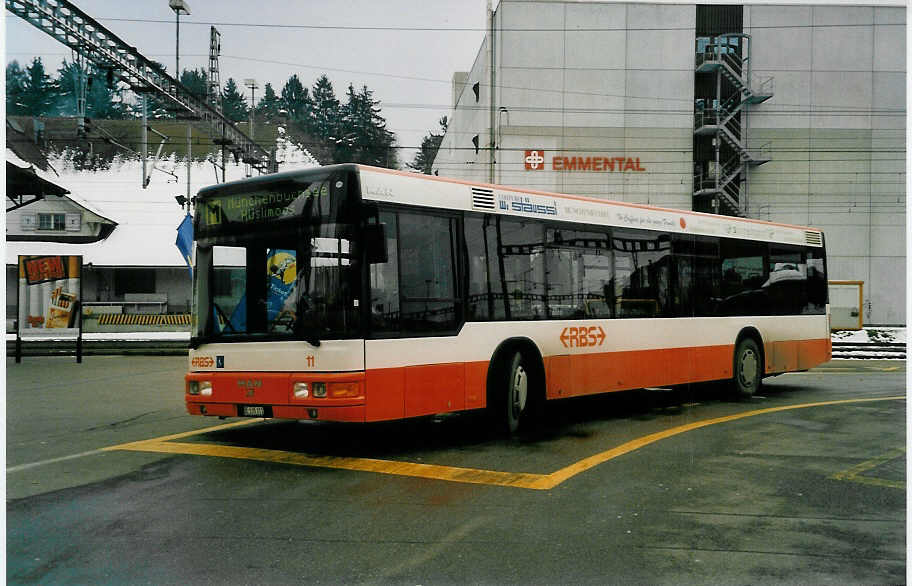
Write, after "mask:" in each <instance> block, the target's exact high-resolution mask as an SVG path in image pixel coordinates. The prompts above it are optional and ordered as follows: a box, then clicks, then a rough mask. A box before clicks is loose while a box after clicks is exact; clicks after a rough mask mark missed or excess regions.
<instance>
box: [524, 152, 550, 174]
mask: <svg viewBox="0 0 912 586" xmlns="http://www.w3.org/2000/svg"><path fill="white" fill-rule="evenodd" d="M523 161H524V162H525V163H526V171H541V170H542V169H544V168H545V151H542V150H532V151H526V156H525V158H524V159H523Z"/></svg>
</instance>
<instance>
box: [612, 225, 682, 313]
mask: <svg viewBox="0 0 912 586" xmlns="http://www.w3.org/2000/svg"><path fill="white" fill-rule="evenodd" d="M611 241H612V248H613V252H614V294H615V307H616V312H615V314H616V317H621V318H628V317H668V316H670V315H671V314H672V313H671V287H672V286H673V279H672V256H671V236H670V235H669V234H666V233H663V232H645V231H635V232H634V231H629V230H623V229H618V230H612V232H611Z"/></svg>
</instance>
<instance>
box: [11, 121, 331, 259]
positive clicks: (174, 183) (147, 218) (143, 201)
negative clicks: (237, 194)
mask: <svg viewBox="0 0 912 586" xmlns="http://www.w3.org/2000/svg"><path fill="white" fill-rule="evenodd" d="M277 147H278V149H277V155H278V157H277V158H278V160H279V161H280V162H281V166H280V169H281V170H282V171H291V170H294V169H302V168H310V167H315V166H318V165H319V164H318V163H317V162H316V160H315V159H314V158H313V157H312V156H310V153H308V152H307V151H304V150H301V149H298V148H297V147H296V146H295V145H291V144H289V143H287V142H286V141H284V140H283V139H282V138H281V137H280V139H279V141H278V144H277ZM10 156H12V157H15V159H16V160H17V161H20V162H19V163H16V164H17V165H20V164H21V165H22V166H24V167H27V166H29V165H28V163H26V162H24V161H21V159H19V158H18V157H16V155H15V154H14V153H11V152H10V151H9V150H7V157H8V159H7V160H11V159H10V158H9V157H10ZM69 160H70V159H68V158H67V157H66V156H63V155H57V156H52V157H50V158H49V162H50V164H51V166H52V168H53V169H54V170H55V171H56V172H57V176H56V177H54V176H53V175H52V174H48V173H46V172H41V171H39V172H41V173H44V174H45V175H48V177H47V178H48V180H49V181H53V182H54V183H56V184H57V185H60V186H61V187H64V188H65V189H67V190H69V191H70V195H69V196H68V197H71V198H72V199H73V201H75V202H77V203H78V204H79V205H82V206H84V207H85V208H86V209H89V210H91V211H92V212H93V213H97V214H98V215H100V216H102V217H104V218H109V219H111V220H112V221H114V222H117V224H118V226H117V229H115V230H114V232H113V233H112V235H111V236H109V237H108V238H107V239H106V240H103V241H101V242H97V243H93V244H61V243H52V242H6V262H7V264H8V265H9V264H16V263H17V262H18V260H17V258H18V255H21V254H23V255H24V254H72V255H82V256H83V262H84V263H86V264H88V263H92V264H93V265H94V266H139V267H147V266H150V267H151V266H159V267H169V266H174V267H178V266H184V265H185V262H184V259H183V258H182V257H181V254H180V252H179V251H178V249H177V246H175V244H174V242H175V240H176V238H177V227H178V225H179V224H180V223H181V221H182V220H183V218H184V215H185V214H186V211H185V210H184V209H183V208H181V206H180V205H179V204H178V203H177V201H176V200H175V196H177V195H183V196H186V195H187V164H186V162H184V161H178V160H176V159H175V158H173V157H172V158H171V159H166V160H162V161H159V162H158V165H157V167H158V168H159V169H162V170H161V171H159V170H156V171H152V176H151V181H150V182H149V185H148V186H147V188H146V189H143V188H142V186H141V180H142V163H141V162H140V161H138V160H127V159H115V160H114V162H113V163H112V164H111V167H110V168H109V169H106V170H102V171H84V170H78V169H74V168H73V166H72V164H71V163H69V162H68V161H69ZM254 173H256V171H254ZM225 176H226V177H225V178H226V180H227V181H233V180H237V179H242V178H244V177H245V167H244V165H236V164H234V162H233V160H231V161H229V163H228V166H227V168H226V172H225ZM218 178H221V171H219V174H218ZM216 182H217V178H216V174H215V167H214V166H213V165H212V163H209V162H194V163H192V164H191V166H190V194H191V195H195V194H196V192H197V191H199V190H200V189H201V188H202V187H205V186H207V185H211V184H213V183H216Z"/></svg>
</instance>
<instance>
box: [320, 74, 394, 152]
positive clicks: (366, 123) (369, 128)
mask: <svg viewBox="0 0 912 586" xmlns="http://www.w3.org/2000/svg"><path fill="white" fill-rule="evenodd" d="M347 100H348V101H347V103H346V104H345V106H344V107H343V108H342V112H343V116H342V121H341V132H340V133H339V137H338V138H337V140H336V149H335V160H336V161H346V162H352V163H364V164H367V165H376V166H378V167H388V168H391V169H396V168H398V167H399V160H398V155H397V153H396V147H395V145H396V136H395V135H394V134H393V133H392V132H390V131H389V130H387V129H386V119H385V118H383V117H382V116H381V115H380V103H379V101H375V100H374V99H373V92H372V91H371V90H369V89H367V86H366V85H365V86H362V88H361V91H359V92H355V88H354V86H352V85H349V86H348V92H347Z"/></svg>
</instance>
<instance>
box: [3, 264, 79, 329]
mask: <svg viewBox="0 0 912 586" xmlns="http://www.w3.org/2000/svg"><path fill="white" fill-rule="evenodd" d="M81 271H82V257H81V256H20V257H19V330H18V331H19V335H20V336H28V335H37V336H40V335H48V336H55V337H58V336H59V337H76V336H78V334H79V329H80V322H81V320H80V319H79V317H80V307H79V301H80V299H79V296H80V275H81Z"/></svg>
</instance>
